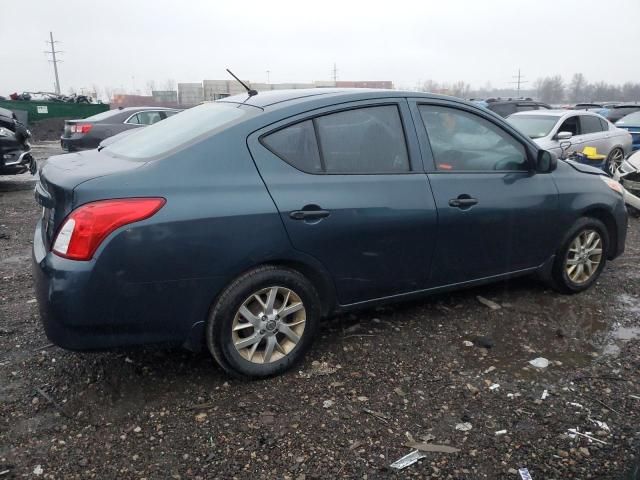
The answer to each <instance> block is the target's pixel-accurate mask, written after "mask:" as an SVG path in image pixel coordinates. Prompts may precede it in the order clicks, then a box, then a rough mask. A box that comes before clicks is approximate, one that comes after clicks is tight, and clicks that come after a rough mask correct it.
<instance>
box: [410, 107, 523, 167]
mask: <svg viewBox="0 0 640 480" xmlns="http://www.w3.org/2000/svg"><path fill="white" fill-rule="evenodd" d="M419 110H420V115H421V116H422V120H423V122H424V125H425V127H426V129H427V135H428V136H429V142H430V144H431V150H432V152H433V156H434V159H435V162H436V168H437V169H438V170H440V171H445V172H447V171H453V172H458V171H504V170H507V171H512V170H528V167H529V165H528V162H527V154H526V151H525V148H524V146H523V145H522V144H521V143H520V142H518V141H517V140H516V139H514V138H513V137H512V136H511V135H509V134H508V133H507V132H505V131H504V130H502V129H501V128H499V127H498V126H497V125H495V124H493V123H492V122H489V121H488V120H486V119H484V118H482V117H480V116H478V115H474V114H472V113H468V112H464V111H462V110H457V109H454V108H448V107H438V106H431V105H420V107H419Z"/></svg>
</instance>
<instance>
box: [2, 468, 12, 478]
mask: <svg viewBox="0 0 640 480" xmlns="http://www.w3.org/2000/svg"><path fill="white" fill-rule="evenodd" d="M10 472H11V470H9V469H8V468H7V469H6V470H2V471H0V477H2V476H4V475H6V474H8V473H10Z"/></svg>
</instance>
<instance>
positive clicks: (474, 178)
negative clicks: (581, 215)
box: [411, 102, 561, 287]
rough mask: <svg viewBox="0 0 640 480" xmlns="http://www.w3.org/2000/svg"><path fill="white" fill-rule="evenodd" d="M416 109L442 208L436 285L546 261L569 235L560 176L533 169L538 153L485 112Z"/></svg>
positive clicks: (431, 107) (414, 106)
mask: <svg viewBox="0 0 640 480" xmlns="http://www.w3.org/2000/svg"><path fill="white" fill-rule="evenodd" d="M411 111H412V112H413V113H414V117H416V118H418V119H419V121H416V123H417V124H419V125H417V132H418V136H419V138H420V142H421V145H423V151H424V152H426V154H425V165H426V166H427V170H428V171H429V174H428V177H429V182H430V185H431V189H432V191H433V195H434V198H435V201H436V207H437V209H438V236H437V243H436V250H435V254H434V257H433V262H432V268H431V272H432V273H431V277H430V282H429V285H430V287H438V286H443V285H450V284H456V283H461V282H467V281H471V280H477V279H481V278H486V277H491V276H494V275H502V274H507V273H512V272H517V271H519V270H523V269H528V268H533V267H537V266H539V265H541V264H542V263H544V262H545V261H546V260H547V259H548V258H549V257H550V256H551V255H552V254H553V252H554V250H555V246H556V244H557V241H558V234H559V233H558V232H559V231H560V230H561V229H560V228H559V226H558V225H557V222H555V221H554V220H555V218H556V216H557V205H558V192H557V188H556V186H555V183H554V181H553V178H552V176H551V175H548V174H536V173H534V172H533V171H531V168H530V165H532V160H531V159H532V158H533V157H534V156H535V151H536V150H535V149H534V148H532V146H531V145H530V144H529V143H528V141H527V140H526V139H524V138H521V139H519V138H517V133H516V132H514V131H510V130H511V127H510V126H508V125H503V124H501V123H499V122H496V121H495V120H494V119H493V117H489V116H487V115H486V114H484V113H483V112H482V111H479V110H475V109H472V108H469V107H465V106H457V108H452V106H451V105H450V104H449V105H447V104H446V103H441V102H440V103H435V102H434V103H433V104H418V103H417V102H415V103H414V102H412V103H411ZM431 158H432V159H433V160H431Z"/></svg>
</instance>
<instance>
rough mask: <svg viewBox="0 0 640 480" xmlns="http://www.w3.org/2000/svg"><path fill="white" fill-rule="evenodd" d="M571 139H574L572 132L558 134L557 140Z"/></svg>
mask: <svg viewBox="0 0 640 480" xmlns="http://www.w3.org/2000/svg"><path fill="white" fill-rule="evenodd" d="M571 137H573V134H572V133H571V132H558V133H557V134H556V140H569V139H570V138H571Z"/></svg>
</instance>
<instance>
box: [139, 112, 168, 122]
mask: <svg viewBox="0 0 640 480" xmlns="http://www.w3.org/2000/svg"><path fill="white" fill-rule="evenodd" d="M160 120H162V117H160V112H138V121H139V123H141V124H142V125H153V124H154V123H157V122H159V121H160Z"/></svg>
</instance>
